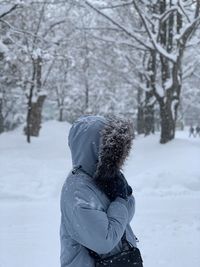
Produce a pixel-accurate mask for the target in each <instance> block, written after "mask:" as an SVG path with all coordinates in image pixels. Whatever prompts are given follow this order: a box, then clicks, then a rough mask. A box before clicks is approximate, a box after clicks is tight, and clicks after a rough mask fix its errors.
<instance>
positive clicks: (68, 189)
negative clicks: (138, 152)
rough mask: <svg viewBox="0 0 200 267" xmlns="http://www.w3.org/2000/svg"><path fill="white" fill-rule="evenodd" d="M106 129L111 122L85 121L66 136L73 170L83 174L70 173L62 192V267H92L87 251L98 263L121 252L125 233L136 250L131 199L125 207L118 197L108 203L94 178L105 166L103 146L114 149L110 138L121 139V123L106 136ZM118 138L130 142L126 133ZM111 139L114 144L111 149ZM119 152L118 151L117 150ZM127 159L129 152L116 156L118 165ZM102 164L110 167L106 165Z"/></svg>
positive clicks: (91, 119) (86, 117)
mask: <svg viewBox="0 0 200 267" xmlns="http://www.w3.org/2000/svg"><path fill="white" fill-rule="evenodd" d="M116 125H117V124H116ZM109 127H110V125H109V122H108V121H107V120H106V119H105V118H104V117H101V116H85V117H81V118H80V119H79V120H77V121H76V122H75V123H74V124H73V126H72V128H71V130H70V133H69V139H68V143H69V147H70V149H71V154H72V162H73V167H76V166H79V165H81V166H82V169H83V170H84V171H85V172H82V171H77V172H76V173H75V174H72V172H70V173H69V175H68V177H67V179H66V181H65V183H64V185H63V188H62V193H61V203H60V204H61V226H60V241H61V255H60V259H61V267H94V260H93V258H92V257H91V256H90V255H89V252H88V250H87V248H89V249H91V250H93V251H95V252H97V253H98V254H100V255H101V256H102V257H106V256H108V255H112V254H115V253H117V252H120V251H121V249H122V244H121V238H122V235H123V233H124V231H125V230H126V238H127V239H128V241H129V242H131V243H132V244H133V245H134V246H136V239H135V236H134V234H133V232H132V229H131V227H130V224H129V223H130V221H131V219H132V217H133V215H134V212H135V201H134V198H133V196H130V197H129V198H128V200H127V201H126V200H124V199H122V198H120V197H118V198H117V199H116V200H115V201H113V202H110V200H109V199H108V197H107V196H106V195H105V194H104V193H103V192H102V191H101V190H100V189H99V188H98V187H97V185H96V184H95V182H94V179H93V178H92V176H93V175H94V173H95V172H96V171H97V170H98V169H100V166H104V165H105V164H104V162H103V161H102V159H104V151H106V146H107V145H109V147H111V149H112V144H113V133H114V135H115V134H116V136H118V137H119V139H120V133H122V132H120V131H121V130H122V128H123V125H122V124H120V123H119V124H118V126H116V127H115V126H114V127H113V126H112V131H110V133H109V130H110V129H111V127H110V128H109ZM125 128H126V125H125ZM103 129H106V130H103ZM106 131H107V132H106ZM100 132H101V133H100ZM111 132H112V133H111ZM121 137H122V138H121V141H123V140H125V139H127V138H130V139H131V136H130V135H126V136H125V135H124V133H123V136H122V135H121ZM123 138H125V139H123ZM109 139H111V140H112V142H111V143H110V142H109ZM114 139H115V138H114ZM105 140H106V142H105ZM114 142H115V141H114ZM109 143H110V144H109ZM122 143H123V148H124V147H125V145H124V144H125V143H126V144H127V143H128V142H127V140H126V142H121V145H122ZM117 146H118V148H119V150H120V144H118V145H117ZM121 148H122V147H121ZM124 150H128V149H127V148H124ZM115 151H116V146H115ZM121 152H122V151H121ZM113 153H114V151H113ZM116 153H117V152H116ZM127 153H128V151H124V153H120V155H121V156H120V157H121V159H120V157H119V158H118V159H120V160H121V161H122V158H123V157H124V159H125V157H126V154H127ZM112 159H113V158H112ZM118 159H116V162H117V161H118ZM106 164H107V165H106V166H109V164H108V162H107V163H106Z"/></svg>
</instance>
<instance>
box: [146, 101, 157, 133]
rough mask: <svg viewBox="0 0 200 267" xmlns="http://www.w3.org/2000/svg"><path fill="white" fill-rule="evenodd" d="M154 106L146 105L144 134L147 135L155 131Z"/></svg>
mask: <svg viewBox="0 0 200 267" xmlns="http://www.w3.org/2000/svg"><path fill="white" fill-rule="evenodd" d="M154 132H155V129H154V107H153V106H152V105H151V106H146V107H145V111H144V134H145V136H147V135H150V134H151V133H154Z"/></svg>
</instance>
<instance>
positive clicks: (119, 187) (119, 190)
mask: <svg viewBox="0 0 200 267" xmlns="http://www.w3.org/2000/svg"><path fill="white" fill-rule="evenodd" d="M131 194H132V188H131V186H130V185H129V184H128V182H127V180H126V178H125V177H124V175H123V173H122V172H120V171H119V172H117V175H116V176H115V177H114V178H113V190H111V197H112V199H115V198H117V197H121V198H123V199H127V198H128V196H130V195H131Z"/></svg>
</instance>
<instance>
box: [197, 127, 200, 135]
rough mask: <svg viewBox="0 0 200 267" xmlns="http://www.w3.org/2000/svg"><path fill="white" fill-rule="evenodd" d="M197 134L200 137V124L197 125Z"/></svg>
mask: <svg viewBox="0 0 200 267" xmlns="http://www.w3.org/2000/svg"><path fill="white" fill-rule="evenodd" d="M196 136H199V137H200V127H199V126H198V125H197V127H196Z"/></svg>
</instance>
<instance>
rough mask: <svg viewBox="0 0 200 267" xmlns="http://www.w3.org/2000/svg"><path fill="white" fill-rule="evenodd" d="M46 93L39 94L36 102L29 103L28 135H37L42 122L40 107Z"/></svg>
mask: <svg viewBox="0 0 200 267" xmlns="http://www.w3.org/2000/svg"><path fill="white" fill-rule="evenodd" d="M45 98H46V95H40V96H39V97H38V99H37V102H35V103H32V105H31V116H30V121H29V125H30V135H31V136H36V137H37V136H39V132H40V128H41V122H42V108H43V104H44V101H45Z"/></svg>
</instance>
